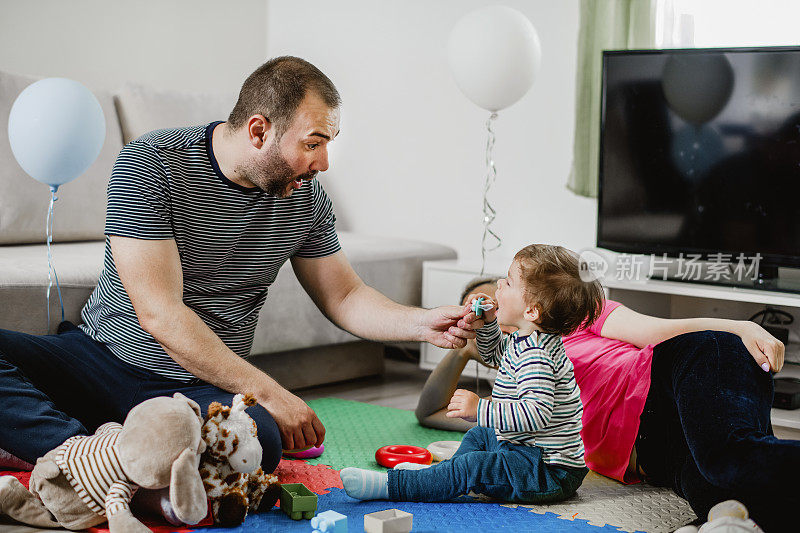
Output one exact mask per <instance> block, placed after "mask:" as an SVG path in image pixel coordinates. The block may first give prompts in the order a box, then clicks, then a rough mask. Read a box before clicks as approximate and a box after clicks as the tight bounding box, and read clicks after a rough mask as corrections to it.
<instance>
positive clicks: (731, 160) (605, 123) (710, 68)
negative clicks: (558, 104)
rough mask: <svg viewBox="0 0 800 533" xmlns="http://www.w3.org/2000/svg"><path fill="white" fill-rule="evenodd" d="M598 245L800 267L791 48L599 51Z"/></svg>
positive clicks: (799, 73)
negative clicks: (721, 255) (740, 257)
mask: <svg viewBox="0 0 800 533" xmlns="http://www.w3.org/2000/svg"><path fill="white" fill-rule="evenodd" d="M602 84H603V85H602V107H601V135H600V137H601V145H600V168H599V199H598V200H599V201H598V218H597V226H598V227H597V245H598V246H599V247H601V248H607V249H610V250H614V251H617V252H625V253H638V254H658V255H661V254H668V255H669V256H673V257H678V256H679V255H680V254H681V253H683V254H698V253H699V254H703V256H704V257H708V255H709V254H717V253H730V254H733V255H734V256H735V255H736V254H745V256H747V257H752V256H754V255H755V254H756V253H759V254H761V266H762V270H763V269H764V268H765V267H766V268H767V269H769V267H772V268H773V269H774V271H775V272H777V269H776V268H774V267H776V266H788V267H800V47H780V48H729V49H686V50H683V49H681V50H635V51H607V52H604V53H603V76H602Z"/></svg>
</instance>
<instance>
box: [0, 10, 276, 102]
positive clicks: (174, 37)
mask: <svg viewBox="0 0 800 533" xmlns="http://www.w3.org/2000/svg"><path fill="white" fill-rule="evenodd" d="M265 30H266V0H236V1H234V2H231V1H225V0H169V1H163V0H135V1H132V0H69V1H64V0H0V69H2V70H6V71H9V72H13V73H16V74H31V75H37V76H65V77H70V78H73V79H76V80H78V81H80V82H82V83H84V84H85V85H87V86H89V87H92V88H106V89H116V88H118V87H120V86H121V85H122V84H123V83H124V82H126V81H135V82H140V83H144V84H148V85H152V86H154V87H159V88H165V89H185V90H195V91H202V92H238V90H239V87H240V86H241V84H242V82H243V81H244V79H245V77H246V76H247V75H248V74H249V73H250V72H252V71H253V70H254V69H255V68H256V67H257V66H258V65H260V64H261V63H263V62H264V60H265V47H266V33H265Z"/></svg>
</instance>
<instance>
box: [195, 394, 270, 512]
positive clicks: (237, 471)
mask: <svg viewBox="0 0 800 533" xmlns="http://www.w3.org/2000/svg"><path fill="white" fill-rule="evenodd" d="M255 404H256V400H255V398H254V397H253V396H252V395H250V394H248V395H246V396H242V395H241V394H237V395H236V396H234V398H233V405H232V406H231V407H223V406H222V404H220V403H219V402H213V403H212V404H211V405H209V406H208V414H206V419H205V423H204V424H203V429H202V436H203V440H204V441H205V443H206V451H205V452H204V453H203V456H202V459H201V461H200V476H201V478H202V479H203V485H204V486H205V489H206V495H207V496H208V499H209V500H211V505H212V514H213V516H214V523H215V524H218V525H220V526H223V527H235V526H238V525H240V524H241V523H242V522H244V519H245V517H246V516H247V512H248V510H249V511H255V510H257V509H258V507H259V505H260V504H261V502H262V500H263V501H264V503H265V505H270V506H272V505H274V504H275V501H276V500H277V499H278V497H279V496H280V490H281V489H280V483H278V478H277V477H276V476H274V475H272V474H265V473H264V472H263V471H262V470H261V453H262V449H261V444H260V443H259V442H258V436H257V432H256V430H257V428H256V423H255V422H254V421H253V419H252V418H250V416H249V415H248V414H247V413H245V409H247V407H249V406H252V405H255Z"/></svg>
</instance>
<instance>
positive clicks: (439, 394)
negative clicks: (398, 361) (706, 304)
mask: <svg viewBox="0 0 800 533" xmlns="http://www.w3.org/2000/svg"><path fill="white" fill-rule="evenodd" d="M494 288H495V287H494V282H493V281H491V280H482V281H479V282H475V283H473V284H471V285H470V286H469V287H468V288H467V290H466V291H465V293H464V294H465V295H466V294H470V293H473V292H484V293H488V294H493V291H494ZM462 299H463V298H462ZM462 303H464V302H462ZM563 342H564V349H565V350H566V353H567V357H569V359H570V360H571V361H572V363H573V365H574V367H575V378H576V380H577V382H578V386H579V387H580V389H581V401H582V403H583V407H584V411H583V418H582V422H583V430H582V431H581V437H582V438H583V442H584V446H585V449H586V465H587V466H588V467H589V468H590V469H592V470H594V471H595V472H598V473H600V474H603V475H605V476H608V477H611V478H614V479H617V480H619V481H622V482H625V483H630V482H635V481H637V480H639V479H642V480H644V481H646V482H648V483H651V484H653V485H657V486H666V487H671V488H672V490H674V491H675V493H676V494H678V495H679V496H681V497H682V498H684V499H686V500H687V501H688V502H689V504H690V505H691V506H692V509H693V510H694V511H695V512H696V513H697V515H698V516H699V517H702V518H705V517H706V515H707V513H708V510H709V509H710V508H711V507H712V506H713V505H714V504H716V503H719V502H721V501H724V500H728V499H736V500H739V501H741V502H742V503H744V504H745V505H746V506H747V508H748V509H749V511H750V515H751V517H752V518H753V519H754V520H755V521H756V522H757V523H758V524H759V525H760V526H761V527H762V528H763V529H764V530H765V531H787V530H788V529H787V528H788V527H789V524H790V523H791V524H792V526H796V520H791V522H790V519H789V516H790V515H793V514H794V513H795V509H797V506H798V505H800V489H798V482H799V481H800V441H795V440H785V439H778V438H776V437H775V436H774V435H773V433H772V425H771V423H770V408H771V406H772V397H773V384H772V375H771V373H770V371H772V372H777V371H778V370H780V369H781V367H782V366H783V350H784V347H783V344H782V343H781V342H780V341H778V340H777V339H775V338H774V337H772V336H771V335H770V334H769V333H767V332H766V331H765V330H764V329H763V328H761V326H759V325H758V324H755V323H754V322H749V321H738V320H723V319H713V318H694V319H661V318H655V317H651V316H647V315H643V314H640V313H637V312H635V311H632V310H631V309H628V308H627V307H625V306H623V305H620V304H619V303H617V302H614V301H611V300H606V302H605V304H604V307H603V312H602V313H601V315H600V317H599V318H598V319H597V320H596V321H595V322H594V323H593V324H592V325H591V326H590V327H588V328H585V329H581V330H578V331H577V332H575V333H573V334H571V335H569V336H567V337H563ZM470 359H476V360H480V357H479V356H478V354H477V349H476V347H475V344H474V342H472V341H471V342H470V343H469V344H468V345H467V346H466V347H465V348H463V349H461V350H452V351H450V352H449V353H448V354H447V356H446V357H445V358H444V359H443V360H442V362H441V363H439V365H438V366H437V368H436V369H435V370H434V371H433V373H432V374H431V376H430V377H429V378H428V381H427V382H426V383H425V387H424V389H423V392H422V395H421V396H420V401H419V405H418V407H417V410H416V415H417V418H418V419H419V421H420V424H422V425H424V426H428V427H436V428H441V429H451V430H461V431H466V430H467V429H469V428H470V427H472V425H473V424H470V423H468V422H465V421H463V420H460V419H454V418H447V417H446V416H445V413H446V412H447V405H448V403H449V402H450V398H451V397H452V395H453V392H454V391H455V389H456V384H457V381H458V377H459V376H460V374H461V371H462V370H463V369H464V366H465V365H466V364H467V362H468V361H469V360H470Z"/></svg>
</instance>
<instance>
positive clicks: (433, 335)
mask: <svg viewBox="0 0 800 533" xmlns="http://www.w3.org/2000/svg"><path fill="white" fill-rule="evenodd" d="M483 323H484V322H483V319H482V318H478V317H477V316H475V313H473V312H471V311H469V310H468V309H467V308H466V307H464V306H457V305H446V306H442V307H437V308H435V309H428V310H427V311H425V313H424V314H423V318H422V320H421V321H420V324H419V327H420V328H421V329H422V332H421V334H420V338H421V339H422V340H424V341H426V342H429V343H431V344H433V345H434V346H438V347H439V348H446V349H448V350H453V349H456V348H463V347H464V346H466V345H467V340H468V339H474V338H475V330H477V329H480V328H481V327H483Z"/></svg>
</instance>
